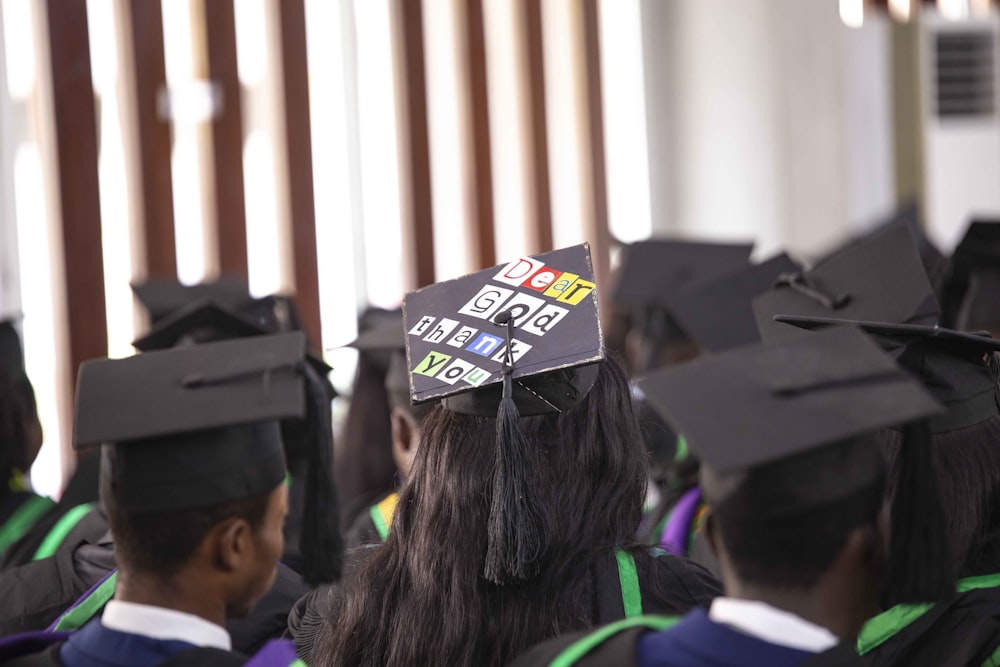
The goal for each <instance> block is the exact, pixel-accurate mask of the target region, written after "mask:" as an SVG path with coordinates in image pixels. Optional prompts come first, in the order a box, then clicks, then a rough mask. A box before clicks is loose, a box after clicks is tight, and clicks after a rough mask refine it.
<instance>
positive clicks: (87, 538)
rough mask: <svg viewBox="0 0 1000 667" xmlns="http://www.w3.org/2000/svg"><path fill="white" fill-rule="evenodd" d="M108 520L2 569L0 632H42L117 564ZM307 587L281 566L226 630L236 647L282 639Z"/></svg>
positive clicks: (85, 525)
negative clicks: (46, 553) (47, 553)
mask: <svg viewBox="0 0 1000 667" xmlns="http://www.w3.org/2000/svg"><path fill="white" fill-rule="evenodd" d="M116 566H117V565H116V563H115V556H114V544H113V542H112V540H111V535H110V533H109V532H108V527H107V519H106V518H105V517H104V516H103V514H101V512H100V511H99V510H95V511H93V512H91V513H90V514H88V515H87V516H86V517H84V519H83V520H81V522H80V523H79V524H78V525H77V526H76V527H75V528H74V529H73V531H71V533H70V535H69V536H68V538H67V539H66V540H65V541H64V543H63V546H62V548H61V549H59V551H57V552H56V554H55V555H54V556H53V557H51V558H46V559H44V560H39V561H33V562H31V563H28V564H26V565H22V566H20V567H16V568H12V569H10V570H7V571H5V572H0V600H3V601H4V602H3V604H0V636H5V635H10V634H14V633H18V632H27V631H31V630H43V629H45V628H47V627H48V626H49V625H50V624H51V623H52V622H53V621H55V620H56V619H57V618H58V617H59V616H60V615H61V614H62V613H63V612H64V611H66V610H67V609H69V608H70V607H71V606H72V605H73V603H74V602H76V601H77V599H78V598H79V597H80V596H81V595H83V594H84V593H85V592H86V591H87V590H88V589H89V588H90V587H91V586H93V585H94V584H95V583H97V582H98V581H99V580H100V579H101V578H102V577H104V576H105V575H106V574H108V573H109V572H110V571H111V570H113V569H114V568H115V567H116ZM308 590H309V588H308V587H307V586H306V585H305V583H304V582H303V581H302V578H301V577H300V576H299V575H298V574H296V573H295V572H294V571H292V570H291V569H289V568H287V567H285V566H283V565H279V566H278V572H277V577H276V578H275V581H274V586H273V587H272V588H271V590H270V591H269V592H268V593H267V595H265V596H264V597H263V598H262V599H261V600H260V602H258V603H257V605H256V606H255V607H254V609H253V611H252V612H251V613H250V615H249V616H248V617H247V618H243V619H234V620H231V621H229V622H228V623H227V625H226V629H227V630H229V634H230V635H231V636H232V639H233V646H234V647H235V648H236V649H237V650H239V651H242V652H244V653H254V652H256V651H257V650H259V649H260V648H261V647H262V646H263V645H264V643H265V642H267V641H268V640H269V639H273V638H276V637H280V636H281V634H282V632H283V631H284V630H285V627H286V625H287V618H288V613H289V611H290V610H291V608H292V605H293V604H295V602H296V601H297V600H299V599H300V598H301V597H302V596H303V595H305V593H306V592H307V591H308Z"/></svg>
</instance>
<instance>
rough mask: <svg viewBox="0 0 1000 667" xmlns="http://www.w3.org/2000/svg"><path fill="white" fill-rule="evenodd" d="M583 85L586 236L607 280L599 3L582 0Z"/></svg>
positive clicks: (596, 265)
mask: <svg viewBox="0 0 1000 667" xmlns="http://www.w3.org/2000/svg"><path fill="white" fill-rule="evenodd" d="M582 3H583V4H582V10H583V12H582V14H583V16H582V19H583V52H584V84H585V87H586V101H587V114H586V115H587V138H588V140H589V141H588V143H589V145H588V146H587V148H588V150H589V153H590V174H589V175H590V179H589V183H588V184H587V185H588V186H589V187H590V192H591V206H592V209H593V210H592V215H591V217H590V221H589V224H590V229H589V230H587V232H588V234H587V236H588V237H589V238H590V239H591V245H592V247H591V255H592V257H593V261H594V273H595V274H596V276H597V279H598V281H599V282H600V281H602V280H603V279H605V278H607V276H608V271H609V269H610V263H611V258H610V255H609V246H610V233H609V231H608V186H607V173H606V169H605V161H604V107H603V99H602V98H603V93H602V90H601V40H600V26H599V24H598V21H599V17H598V7H597V0H582Z"/></svg>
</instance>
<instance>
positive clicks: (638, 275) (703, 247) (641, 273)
mask: <svg viewBox="0 0 1000 667" xmlns="http://www.w3.org/2000/svg"><path fill="white" fill-rule="evenodd" d="M752 250H753V244H752V243H708V242H700V241H679V240H665V239H652V240H649V241H637V242H636V243H632V244H631V245H628V246H625V248H624V249H623V250H622V259H621V265H620V268H619V271H618V280H617V282H616V283H615V287H614V289H613V290H612V293H611V299H612V300H613V301H614V302H615V303H617V304H619V305H621V306H626V307H628V306H646V305H654V304H655V305H669V303H670V300H671V299H672V298H673V297H674V296H676V295H677V294H680V293H681V292H683V291H685V290H688V289H691V288H693V287H695V286H697V285H699V284H703V283H706V282H711V281H713V280H716V279H718V278H721V277H722V276H724V275H726V274H728V273H732V272H733V271H735V270H737V269H740V268H742V267H744V266H746V265H747V264H749V263H750V252H751V251H752Z"/></svg>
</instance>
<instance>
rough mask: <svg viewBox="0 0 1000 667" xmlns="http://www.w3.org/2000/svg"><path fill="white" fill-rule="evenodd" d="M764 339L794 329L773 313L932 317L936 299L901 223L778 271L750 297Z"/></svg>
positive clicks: (906, 320) (923, 320)
mask: <svg viewBox="0 0 1000 667" xmlns="http://www.w3.org/2000/svg"><path fill="white" fill-rule="evenodd" d="M753 310H754V315H755V317H756V318H757V327H758V328H759V329H760V335H761V338H762V339H763V340H765V341H767V340H773V339H776V338H781V337H783V336H789V335H794V330H793V329H791V328H790V327H787V326H785V325H783V324H780V323H776V322H774V321H773V320H772V317H773V316H774V315H777V314H779V313H780V314H787V315H797V316H811V317H837V318H844V319H858V320H887V321H891V322H898V323H903V324H933V323H937V318H938V314H939V311H938V303H937V299H936V297H935V296H934V290H933V288H932V287H931V284H930V281H929V280H928V278H927V273H926V272H925V271H924V268H923V264H921V262H920V256H919V254H918V253H917V248H916V244H915V243H914V241H913V237H912V236H911V234H910V232H909V230H908V229H907V228H906V227H892V228H890V229H886V230H885V231H882V232H879V233H877V234H873V235H872V236H870V237H869V238H867V239H864V240H863V241H859V242H857V243H854V244H852V245H850V246H848V247H846V248H844V249H843V250H842V251H840V252H838V253H836V254H834V255H831V256H830V257H828V258H827V259H825V260H824V261H822V262H820V263H819V264H817V265H816V266H815V267H813V268H812V269H810V270H808V271H805V272H797V273H790V274H783V275H781V276H779V278H778V280H777V281H776V282H775V285H774V287H773V288H772V289H771V290H770V291H768V292H765V293H764V294H761V295H760V296H758V297H757V298H755V299H754V300H753Z"/></svg>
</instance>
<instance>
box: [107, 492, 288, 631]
mask: <svg viewBox="0 0 1000 667" xmlns="http://www.w3.org/2000/svg"><path fill="white" fill-rule="evenodd" d="M287 496H288V493H287V490H286V488H285V485H284V484H278V485H277V486H275V487H274V489H272V490H271V491H268V492H265V493H262V494H258V495H256V496H253V497H250V498H244V499H241V500H234V501H230V502H225V503H221V504H218V505H211V506H208V507H197V508H190V509H183V510H176V511H161V512H134V511H129V510H126V509H124V508H123V507H122V506H121V505H120V504H119V503H118V501H117V500H116V498H115V493H114V490H113V488H112V484H111V481H110V477H107V476H105V477H104V478H103V479H102V483H101V500H102V502H103V504H104V508H105V510H106V512H107V516H108V521H109V523H110V526H111V533H112V536H113V537H114V540H115V557H116V560H117V562H118V566H119V568H120V569H121V571H122V572H123V573H124V574H125V576H128V577H130V578H131V579H132V580H133V581H134V582H141V583H139V585H146V586H150V587H152V588H154V589H156V588H158V587H160V586H163V587H175V586H177V584H178V582H181V581H184V582H185V587H186V588H188V589H191V588H192V587H194V586H197V587H198V589H199V590H200V591H201V593H202V594H203V595H205V596H206V597H207V596H217V597H218V598H219V599H220V600H221V601H222V602H223V603H224V605H225V610H226V615H227V616H228V617H236V618H239V617H243V616H246V615H247V614H248V613H249V612H250V610H251V609H252V608H253V606H254V604H255V603H256V602H257V601H258V600H259V599H260V598H261V597H262V596H263V595H264V594H265V593H266V592H267V591H268V590H270V588H271V585H272V584H273V583H274V577H275V568H276V566H277V564H278V559H279V558H280V557H281V553H282V549H283V547H284V539H283V537H282V526H283V524H284V519H285V514H286V511H287Z"/></svg>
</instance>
